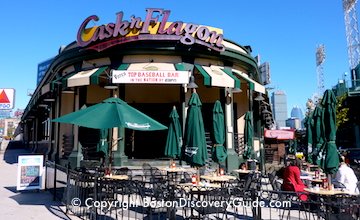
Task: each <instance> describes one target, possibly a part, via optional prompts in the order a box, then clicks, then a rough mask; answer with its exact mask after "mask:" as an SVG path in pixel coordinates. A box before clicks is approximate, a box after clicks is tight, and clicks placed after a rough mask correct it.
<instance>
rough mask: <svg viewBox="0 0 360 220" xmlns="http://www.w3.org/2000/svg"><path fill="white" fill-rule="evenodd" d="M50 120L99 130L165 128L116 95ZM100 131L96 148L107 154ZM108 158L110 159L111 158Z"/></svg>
mask: <svg viewBox="0 0 360 220" xmlns="http://www.w3.org/2000/svg"><path fill="white" fill-rule="evenodd" d="M52 121H53V122H61V123H69V124H74V125H78V126H82V127H88V128H95V129H101V130H106V129H110V128H114V127H123V128H129V129H133V130H140V131H153V130H163V129H167V127H166V126H164V125H162V124H161V123H159V122H157V121H155V120H154V119H152V118H151V117H149V116H147V115H145V114H144V113H142V112H140V111H139V110H137V109H135V108H133V107H131V106H130V105H128V104H127V103H126V102H124V101H123V100H121V99H119V98H116V97H113V98H108V99H105V100H103V101H102V102H100V103H98V104H96V105H93V106H90V107H87V108H84V109H80V110H78V111H75V112H72V113H69V114H66V115H63V116H61V117H59V118H56V119H53V120H52ZM101 132H102V133H101V141H100V143H99V146H98V147H97V148H98V151H103V152H104V153H105V154H108V150H106V149H105V148H106V147H110V146H108V144H106V143H105V142H103V144H102V141H103V140H104V139H106V137H107V136H108V135H107V134H106V133H105V131H101ZM103 132H104V133H103ZM105 151H106V152H105ZM110 156H111V155H110ZM109 159H110V161H111V158H109Z"/></svg>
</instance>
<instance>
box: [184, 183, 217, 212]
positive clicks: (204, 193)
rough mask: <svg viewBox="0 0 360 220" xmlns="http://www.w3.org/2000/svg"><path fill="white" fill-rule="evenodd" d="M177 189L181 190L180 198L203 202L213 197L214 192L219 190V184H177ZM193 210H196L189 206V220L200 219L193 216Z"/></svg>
mask: <svg viewBox="0 0 360 220" xmlns="http://www.w3.org/2000/svg"><path fill="white" fill-rule="evenodd" d="M177 187H178V188H179V189H181V192H182V193H181V195H182V196H181V197H182V198H185V199H188V200H190V201H204V199H205V198H207V197H209V196H211V195H213V193H212V192H213V191H214V190H218V189H220V188H221V185H220V184H216V183H208V182H206V183H204V182H199V183H196V184H193V183H179V184H177ZM194 210H196V207H193V206H191V207H190V212H191V216H189V219H200V216H198V215H199V214H198V213H197V214H198V215H195V213H196V212H195V213H194Z"/></svg>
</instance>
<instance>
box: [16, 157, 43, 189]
mask: <svg viewBox="0 0 360 220" xmlns="http://www.w3.org/2000/svg"><path fill="white" fill-rule="evenodd" d="M43 160H44V159H43V156H42V155H24V156H19V157H18V176H17V186H16V189H17V190H28V189H29V190H30V189H41V187H42V185H41V184H42V174H43Z"/></svg>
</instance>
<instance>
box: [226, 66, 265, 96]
mask: <svg viewBox="0 0 360 220" xmlns="http://www.w3.org/2000/svg"><path fill="white" fill-rule="evenodd" d="M232 72H233V73H234V74H235V76H238V77H241V78H242V79H244V80H245V81H247V82H248V84H249V89H250V90H254V91H256V92H260V93H262V94H265V93H266V89H265V86H263V85H261V84H260V83H258V82H256V81H255V80H253V79H250V78H249V76H248V75H247V74H246V73H243V72H241V71H239V70H236V69H232Z"/></svg>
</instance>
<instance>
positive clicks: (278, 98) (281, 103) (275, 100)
mask: <svg viewBox="0 0 360 220" xmlns="http://www.w3.org/2000/svg"><path fill="white" fill-rule="evenodd" d="M271 103H272V107H273V112H274V119H275V122H276V126H277V127H285V126H286V119H287V118H288V113H287V97H286V94H285V92H284V91H280V90H279V91H275V92H273V93H272V96H271Z"/></svg>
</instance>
